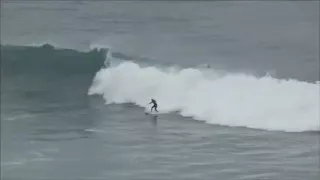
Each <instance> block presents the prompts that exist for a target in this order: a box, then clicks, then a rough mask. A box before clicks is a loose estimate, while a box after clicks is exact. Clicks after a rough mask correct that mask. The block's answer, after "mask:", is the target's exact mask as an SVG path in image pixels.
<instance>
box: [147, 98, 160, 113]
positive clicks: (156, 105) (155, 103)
mask: <svg viewBox="0 0 320 180" xmlns="http://www.w3.org/2000/svg"><path fill="white" fill-rule="evenodd" d="M151 103H152V104H153V106H152V107H151V112H152V109H153V108H154V109H155V110H156V111H157V112H158V110H157V107H158V104H157V102H156V100H154V99H151V102H150V103H149V104H151Z"/></svg>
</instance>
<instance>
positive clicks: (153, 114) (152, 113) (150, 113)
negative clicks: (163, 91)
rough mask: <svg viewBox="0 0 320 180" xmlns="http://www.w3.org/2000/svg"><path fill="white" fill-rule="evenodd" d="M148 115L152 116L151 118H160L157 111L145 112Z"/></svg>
mask: <svg viewBox="0 0 320 180" xmlns="http://www.w3.org/2000/svg"><path fill="white" fill-rule="evenodd" d="M144 113H145V114H146V115H151V116H158V115H159V112H156V111H152V112H151V111H145V112H144Z"/></svg>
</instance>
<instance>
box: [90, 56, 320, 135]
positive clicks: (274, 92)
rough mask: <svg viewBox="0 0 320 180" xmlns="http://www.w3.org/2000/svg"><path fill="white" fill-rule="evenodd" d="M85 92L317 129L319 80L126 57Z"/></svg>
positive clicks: (227, 120) (165, 109) (202, 115)
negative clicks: (151, 62)
mask: <svg viewBox="0 0 320 180" xmlns="http://www.w3.org/2000/svg"><path fill="white" fill-rule="evenodd" d="M88 94H89V95H95V94H96V95H102V96H103V98H104V99H105V101H106V103H107V104H112V103H134V104H136V105H138V106H141V107H145V108H148V107H149V106H148V102H149V101H150V99H151V98H154V99H156V100H157V101H158V104H159V107H158V110H159V111H160V112H161V113H169V112H179V114H180V115H182V116H185V117H192V118H194V119H195V120H201V121H205V122H206V123H209V124H214V125H223V126H235V127H247V128H254V129H262V130H274V131H286V132H303V131H319V129H320V128H319V127H320V126H319V83H318V82H316V83H307V82H302V81H298V80H294V79H282V80H280V79H276V78H273V77H271V76H264V77H255V76H253V75H249V74H245V73H229V74H228V73H227V74H221V73H218V72H215V70H214V69H204V68H203V69H199V68H186V69H179V68H176V67H169V68H157V67H155V66H147V67H145V66H141V65H139V64H137V63H135V62H131V61H127V62H122V63H120V64H117V65H115V66H111V67H109V68H102V69H101V70H100V71H99V72H97V74H96V76H95V78H94V80H93V84H92V86H91V87H90V89H89V92H88Z"/></svg>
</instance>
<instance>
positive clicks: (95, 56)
mask: <svg viewBox="0 0 320 180" xmlns="http://www.w3.org/2000/svg"><path fill="white" fill-rule="evenodd" d="M106 52H107V50H106V49H99V50H98V49H93V50H91V51H89V52H79V51H76V50H73V49H58V48H55V47H54V46H52V45H50V44H43V45H39V46H11V45H5V46H1V74H2V75H19V74H24V75H39V74H41V75H42V76H44V75H73V74H92V76H94V74H95V72H97V71H98V70H99V69H100V68H101V66H103V64H104V61H105V56H106Z"/></svg>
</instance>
